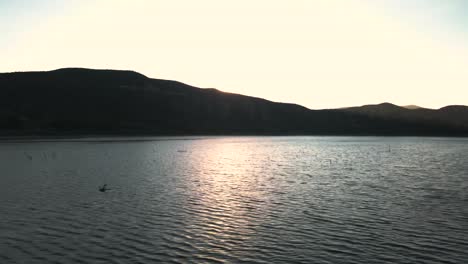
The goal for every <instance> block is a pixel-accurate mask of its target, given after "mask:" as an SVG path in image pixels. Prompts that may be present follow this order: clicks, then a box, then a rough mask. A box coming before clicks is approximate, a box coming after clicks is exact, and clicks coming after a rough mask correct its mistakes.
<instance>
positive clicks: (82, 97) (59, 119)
mask: <svg viewBox="0 0 468 264" xmlns="http://www.w3.org/2000/svg"><path fill="white" fill-rule="evenodd" d="M0 134H2V135H4V136H23V135H53V136H56V135H64V136H68V135H89V134H103V135H188V134H193V135H195V134H206V135H210V134H211V135H218V134H258V135H299V134H308V135H427V136H429V135H434V136H435V135H437V136H439V135H440V136H468V108H467V107H466V106H448V107H445V108H442V109H439V110H431V109H424V108H421V109H419V108H418V109H412V110H411V109H406V108H403V107H399V106H396V105H392V104H388V103H386V104H381V105H369V106H363V107H354V108H344V109H329V110H310V109H307V108H305V107H302V106H299V105H295V104H286V103H275V102H271V101H268V100H264V99H261V98H255V97H249V96H243V95H239V94H232V93H225V92H221V91H218V90H216V89H201V88H196V87H193V86H190V85H186V84H183V83H180V82H176V81H168V80H158V79H150V78H147V77H146V76H144V75H142V74H139V73H137V72H133V71H115V70H90V69H81V68H68V69H60V70H55V71H49V72H17V73H2V74H0Z"/></svg>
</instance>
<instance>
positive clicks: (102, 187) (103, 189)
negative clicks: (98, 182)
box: [99, 184, 110, 192]
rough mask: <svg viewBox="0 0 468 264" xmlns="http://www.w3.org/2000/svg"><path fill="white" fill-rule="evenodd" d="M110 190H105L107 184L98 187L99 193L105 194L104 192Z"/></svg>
mask: <svg viewBox="0 0 468 264" xmlns="http://www.w3.org/2000/svg"><path fill="white" fill-rule="evenodd" d="M109 190H110V189H109V188H107V184H104V185H102V186H99V191H100V192H105V191H109Z"/></svg>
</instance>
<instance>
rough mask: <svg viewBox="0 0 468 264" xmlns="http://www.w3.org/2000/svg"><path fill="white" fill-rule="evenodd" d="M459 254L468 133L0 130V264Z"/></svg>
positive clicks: (428, 258)
mask: <svg viewBox="0 0 468 264" xmlns="http://www.w3.org/2000/svg"><path fill="white" fill-rule="evenodd" d="M103 183H107V184H108V187H110V188H112V190H110V191H108V192H104V193H102V192H99V191H98V186H99V185H102V184H103ZM467 261H468V140H467V139H447V138H446V139H444V138H382V137H381V138H372V137H368V138H367V137H207V138H156V139H152V140H142V141H133V140H130V141H125V140H121V141H102V140H98V139H94V140H81V141H61V142H3V143H0V263H156V262H171V263H219V262H221V263H222V262H226V263H240V262H249V263H300V262H303V263H467Z"/></svg>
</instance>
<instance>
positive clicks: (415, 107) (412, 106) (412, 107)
mask: <svg viewBox="0 0 468 264" xmlns="http://www.w3.org/2000/svg"><path fill="white" fill-rule="evenodd" d="M402 107H403V108H406V109H410V110H414V109H421V108H422V107H420V106H417V105H403V106H402Z"/></svg>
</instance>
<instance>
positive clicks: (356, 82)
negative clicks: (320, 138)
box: [0, 0, 468, 109]
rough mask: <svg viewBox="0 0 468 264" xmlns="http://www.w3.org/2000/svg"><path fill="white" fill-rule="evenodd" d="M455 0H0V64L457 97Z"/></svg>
mask: <svg viewBox="0 0 468 264" xmlns="http://www.w3.org/2000/svg"><path fill="white" fill-rule="evenodd" d="M467 8H468V1H465V0H196V1H194V0H164V1H162V0H126V1H124V0H0V33H1V34H0V72H9V71H26V70H51V69H56V68H62V67H89V68H108V69H131V70H135V71H138V72H141V73H143V74H145V75H147V76H148V77H153V78H162V79H174V80H178V81H182V82H185V83H188V84H192V85H195V86H199V87H215V88H218V89H220V90H223V91H228V92H235V93H241V94H245V95H251V96H257V97H263V98H266V99H270V100H274V101H283V102H292V103H298V104H301V105H304V106H307V107H309V108H314V109H318V108H333V107H342V106H352V105H362V104H369V103H381V102H392V103H395V104H399V105H406V104H418V105H421V106H426V107H432V108H438V107H441V106H444V105H448V104H465V105H468V19H466V20H465V19H464V15H465V14H466V11H467Z"/></svg>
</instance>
